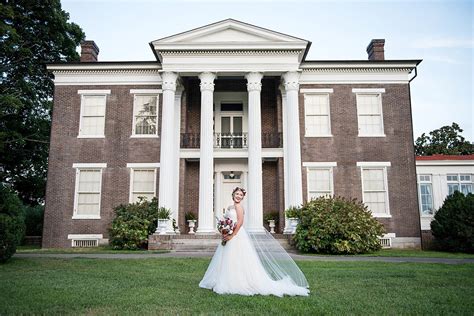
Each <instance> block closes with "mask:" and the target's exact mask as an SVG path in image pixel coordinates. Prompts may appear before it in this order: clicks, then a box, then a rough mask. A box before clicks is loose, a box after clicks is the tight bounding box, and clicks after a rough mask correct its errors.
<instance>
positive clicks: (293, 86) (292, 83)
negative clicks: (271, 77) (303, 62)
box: [283, 71, 300, 91]
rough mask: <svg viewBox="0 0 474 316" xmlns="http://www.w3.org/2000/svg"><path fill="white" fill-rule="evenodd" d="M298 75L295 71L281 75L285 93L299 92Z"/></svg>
mask: <svg viewBox="0 0 474 316" xmlns="http://www.w3.org/2000/svg"><path fill="white" fill-rule="evenodd" d="M299 79H300V73H299V72H297V71H289V72H286V73H284V74H283V84H284V85H285V89H286V91H289V90H299V88H300V83H299Z"/></svg>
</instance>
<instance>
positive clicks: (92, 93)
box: [78, 90, 110, 138]
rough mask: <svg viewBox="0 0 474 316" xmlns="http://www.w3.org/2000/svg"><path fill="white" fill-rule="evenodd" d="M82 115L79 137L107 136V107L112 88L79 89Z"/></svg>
mask: <svg viewBox="0 0 474 316" xmlns="http://www.w3.org/2000/svg"><path fill="white" fill-rule="evenodd" d="M78 93H79V94H80V95H81V117H80V123H79V135H78V137H79V138H102V137H105V134H104V130H105V108H106V102H107V94H110V90H79V91H78Z"/></svg>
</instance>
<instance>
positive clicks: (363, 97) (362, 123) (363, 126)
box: [352, 89, 385, 136]
mask: <svg viewBox="0 0 474 316" xmlns="http://www.w3.org/2000/svg"><path fill="white" fill-rule="evenodd" d="M352 92H355V93H357V94H356V100H357V121H358V125H359V136H385V134H384V127H383V114H382V92H385V89H352Z"/></svg>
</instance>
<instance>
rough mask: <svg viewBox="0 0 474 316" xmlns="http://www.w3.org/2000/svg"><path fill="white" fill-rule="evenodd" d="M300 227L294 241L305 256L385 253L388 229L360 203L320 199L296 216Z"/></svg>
mask: <svg viewBox="0 0 474 316" xmlns="http://www.w3.org/2000/svg"><path fill="white" fill-rule="evenodd" d="M296 213H297V215H298V218H299V220H300V223H299V224H298V227H297V228H296V233H295V235H294V237H293V238H294V241H295V243H296V247H297V248H298V249H299V250H300V251H303V252H317V253H330V254H357V253H366V252H372V251H376V250H379V249H381V245H380V242H379V238H378V237H380V236H382V235H383V234H384V228H383V226H382V224H380V223H379V222H378V221H377V220H376V219H375V218H373V217H372V214H371V212H370V211H369V210H368V209H367V207H366V206H365V205H364V204H363V203H362V202H360V201H357V200H356V199H352V200H349V199H345V198H343V197H329V198H325V197H320V198H317V199H314V200H311V201H310V202H307V203H305V204H303V206H302V207H301V208H300V209H299V212H296Z"/></svg>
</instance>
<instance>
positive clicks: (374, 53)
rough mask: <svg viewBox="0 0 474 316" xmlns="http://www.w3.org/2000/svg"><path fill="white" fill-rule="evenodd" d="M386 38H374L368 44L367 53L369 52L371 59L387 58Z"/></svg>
mask: <svg viewBox="0 0 474 316" xmlns="http://www.w3.org/2000/svg"><path fill="white" fill-rule="evenodd" d="M384 45H385V39H373V40H371V41H370V44H369V46H367V54H369V60H385V55H384Z"/></svg>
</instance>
